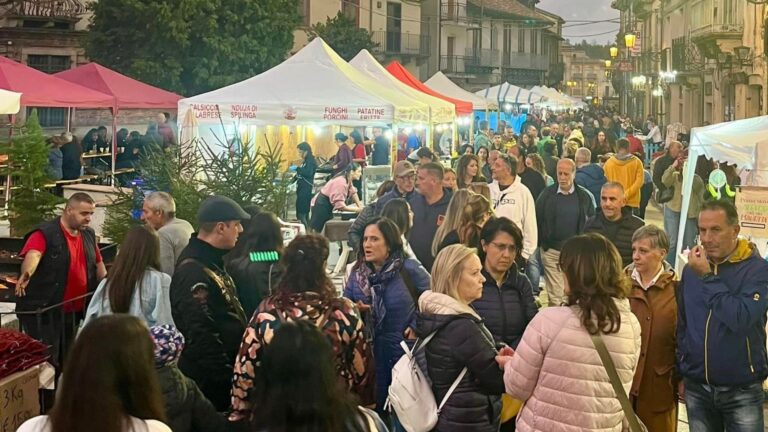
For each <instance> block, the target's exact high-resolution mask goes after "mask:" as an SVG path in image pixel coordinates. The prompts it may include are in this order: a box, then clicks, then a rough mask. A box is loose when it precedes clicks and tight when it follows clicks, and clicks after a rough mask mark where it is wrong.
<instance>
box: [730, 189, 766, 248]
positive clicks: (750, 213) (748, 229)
mask: <svg viewBox="0 0 768 432" xmlns="http://www.w3.org/2000/svg"><path fill="white" fill-rule="evenodd" d="M736 209H737V210H738V211H739V225H740V226H741V234H742V235H744V236H745V237H760V238H768V188H766V187H759V186H742V187H741V188H740V189H739V190H738V192H736Z"/></svg>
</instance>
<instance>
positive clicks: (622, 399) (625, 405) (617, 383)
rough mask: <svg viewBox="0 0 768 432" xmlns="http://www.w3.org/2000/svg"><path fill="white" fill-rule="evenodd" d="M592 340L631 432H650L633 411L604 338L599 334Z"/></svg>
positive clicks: (592, 336)
mask: <svg viewBox="0 0 768 432" xmlns="http://www.w3.org/2000/svg"><path fill="white" fill-rule="evenodd" d="M591 338H592V343H593V344H594V345H595V349H596V350H597V354H599V355H600V361H601V362H602V363H603V367H604V368H605V371H606V372H607V373H608V378H609V379H610V380H611V385H612V386H613V391H614V392H616V397H617V398H618V399H619V403H620V404H621V409H622V411H624V417H625V418H626V419H627V421H628V422H629V430H630V432H648V428H647V427H645V425H644V424H643V422H641V421H640V419H639V418H637V414H635V411H634V410H633V409H632V404H630V402H629V397H628V396H627V393H626V392H625V391H624V386H623V385H622V384H621V379H619V374H618V372H616V366H615V365H614V364H613V359H612V358H611V355H610V354H609V353H608V348H606V346H605V341H603V338H602V336H600V334H599V333H598V334H596V335H591Z"/></svg>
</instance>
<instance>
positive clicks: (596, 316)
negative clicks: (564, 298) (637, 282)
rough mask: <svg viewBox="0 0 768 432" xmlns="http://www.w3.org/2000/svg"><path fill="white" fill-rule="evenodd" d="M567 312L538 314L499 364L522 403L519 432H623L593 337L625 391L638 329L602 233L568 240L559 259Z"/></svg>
mask: <svg viewBox="0 0 768 432" xmlns="http://www.w3.org/2000/svg"><path fill="white" fill-rule="evenodd" d="M560 267H561V269H562V272H563V273H564V275H565V277H564V278H563V281H564V284H565V287H564V288H565V293H566V294H567V295H568V304H569V305H570V306H562V307H550V308H546V309H543V310H542V311H541V312H539V313H538V314H537V315H536V317H535V318H534V319H533V320H532V321H531V323H530V324H529V325H528V327H527V329H526V330H525V333H524V334H523V338H522V340H521V342H520V344H519V345H518V347H517V351H516V352H515V354H514V355H513V356H512V357H500V358H499V363H500V364H505V366H504V383H505V384H506V389H507V393H509V394H510V395H511V396H512V397H514V398H516V399H519V400H522V401H525V404H524V405H523V408H522V409H521V411H520V413H519V414H518V416H517V430H518V431H519V432H528V431H546V432H551V431H558V432H569V431H574V432H575V431H585V430H599V431H604V432H607V431H621V430H626V423H625V422H624V413H623V412H622V410H621V405H620V404H619V400H618V399H617V398H616V394H615V393H614V391H613V387H612V386H611V382H610V380H609V378H608V373H607V372H606V371H605V368H604V367H603V364H602V362H601V361H600V357H599V355H598V353H597V351H596V350H595V347H594V345H593V344H592V340H591V339H590V334H595V333H597V332H598V330H600V333H602V335H603V336H602V337H603V340H604V341H605V345H606V346H607V348H608V351H609V352H610V354H611V357H612V358H613V362H614V364H615V365H616V369H617V371H618V374H619V377H620V378H621V381H622V384H623V385H624V389H625V391H629V389H630V387H631V386H632V378H633V376H634V373H635V367H636V366H637V361H638V358H639V356H640V324H639V323H638V321H637V318H635V316H634V315H633V314H632V311H631V310H630V308H629V300H627V294H628V293H629V289H630V282H629V280H628V279H627V278H626V276H625V275H624V273H623V272H622V269H621V258H620V257H619V253H618V251H617V250H616V248H615V247H614V246H613V244H611V242H609V241H608V240H607V239H606V238H605V237H603V236H601V235H599V234H587V235H582V236H577V237H574V238H572V239H570V240H568V241H567V242H566V243H565V244H564V245H563V249H562V251H561V252H560Z"/></svg>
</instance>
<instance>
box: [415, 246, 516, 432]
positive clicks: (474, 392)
mask: <svg viewBox="0 0 768 432" xmlns="http://www.w3.org/2000/svg"><path fill="white" fill-rule="evenodd" d="M482 269H483V265H482V263H481V262H480V258H478V257H477V250H476V249H473V248H468V247H466V246H464V245H452V246H448V247H447V248H445V249H443V250H441V251H440V253H439V254H437V258H436V259H435V263H434V265H433V266H432V274H434V275H435V277H434V279H432V283H431V286H430V287H431V290H430V291H426V292H425V293H423V294H422V295H421V297H419V311H420V312H419V314H418V315H417V318H416V334H417V336H418V337H419V338H420V339H422V340H423V339H425V338H427V337H430V336H432V338H431V340H430V341H429V344H428V345H427V346H426V347H425V348H424V351H425V357H426V370H427V374H428V375H429V378H430V380H431V382H432V392H433V393H434V395H435V400H438V401H440V400H442V399H443V397H444V396H445V395H446V393H447V392H448V389H449V388H450V387H451V385H452V384H453V383H454V381H456V380H457V377H460V379H459V384H458V386H457V387H456V388H455V390H454V392H453V393H452V394H451V395H450V397H449V398H448V400H447V401H446V403H445V405H444V406H443V407H442V409H441V410H440V416H439V417H438V421H437V425H436V426H435V428H434V429H433V430H434V431H438V432H442V431H458V430H460V431H466V432H486V431H487V432H495V431H497V430H498V429H499V418H500V414H501V393H503V392H504V383H503V377H502V374H501V371H500V370H499V368H498V367H497V366H496V364H495V360H494V359H495V356H496V354H497V353H496V349H495V348H494V343H493V336H492V335H491V333H490V332H489V331H488V329H487V328H485V325H484V324H483V321H482V319H481V318H480V316H479V315H478V314H477V312H475V311H474V309H472V307H470V304H471V303H472V302H474V301H475V300H477V299H479V298H480V297H481V296H482V294H483V282H485V278H484V277H483V275H482V273H481V271H482ZM507 352H508V350H504V352H503V354H506V353H507Z"/></svg>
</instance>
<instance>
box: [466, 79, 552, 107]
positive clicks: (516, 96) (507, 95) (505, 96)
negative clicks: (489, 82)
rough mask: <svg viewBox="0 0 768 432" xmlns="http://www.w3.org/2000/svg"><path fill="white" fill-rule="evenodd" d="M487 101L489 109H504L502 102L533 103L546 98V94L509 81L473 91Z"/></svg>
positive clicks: (513, 103) (512, 103)
mask: <svg viewBox="0 0 768 432" xmlns="http://www.w3.org/2000/svg"><path fill="white" fill-rule="evenodd" d="M475 95H477V96H480V97H482V98H484V99H486V100H487V101H488V104H489V108H490V109H494V110H497V109H500V108H501V109H504V104H510V105H533V104H536V103H541V102H543V101H545V100H547V98H546V96H543V95H540V94H536V93H533V92H531V91H528V90H526V89H524V88H522V87H518V86H516V85H513V84H510V83H507V82H505V83H501V84H499V85H496V86H493V87H489V88H487V89H485V90H480V91H477V92H475Z"/></svg>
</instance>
